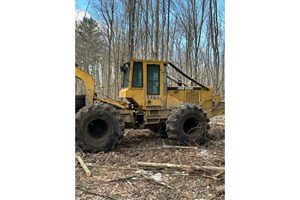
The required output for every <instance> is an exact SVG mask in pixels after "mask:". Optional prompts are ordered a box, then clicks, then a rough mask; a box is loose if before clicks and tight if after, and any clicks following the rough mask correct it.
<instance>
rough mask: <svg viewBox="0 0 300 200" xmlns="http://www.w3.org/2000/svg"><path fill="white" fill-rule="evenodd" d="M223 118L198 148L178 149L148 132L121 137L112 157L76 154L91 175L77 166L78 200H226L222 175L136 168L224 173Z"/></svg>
mask: <svg viewBox="0 0 300 200" xmlns="http://www.w3.org/2000/svg"><path fill="white" fill-rule="evenodd" d="M224 123H225V117H224V115H221V116H217V117H214V118H212V119H211V121H210V126H211V129H210V130H209V141H208V142H207V143H206V144H204V145H202V146H198V147H195V146H194V147H189V148H180V147H178V146H177V145H176V144H175V142H174V141H172V140H169V139H164V138H161V137H160V136H159V135H157V134H154V133H153V132H151V131H150V130H148V129H144V130H132V129H128V130H126V131H125V136H124V138H123V140H122V141H121V143H120V144H119V145H118V146H117V147H116V149H115V150H114V151H112V152H108V153H97V154H89V153H83V152H81V151H79V150H78V151H77V152H76V153H77V155H79V156H80V157H81V158H82V159H83V161H84V162H85V163H86V165H87V166H88V168H89V169H90V171H91V172H92V175H91V176H90V177H88V176H87V175H86V174H85V172H84V171H83V169H82V167H81V166H80V164H79V162H78V161H77V160H75V170H76V186H75V195H76V200H79V199H80V200H81V199H82V200H86V199H90V200H92V199H118V200H123V199H126V200H127V199H128V200H137V199H159V200H164V199H180V200H181V199H187V200H189V199H191V200H212V199H214V200H221V199H224V198H225V190H224V186H225V172H224V171H223V170H211V169H201V170H199V169H195V167H194V168H189V169H187V168H158V169H154V168H152V169H151V168H148V169H147V168H144V167H143V168H142V167H140V166H138V164H137V162H155V163H172V164H178V165H192V166H216V167H225V127H224Z"/></svg>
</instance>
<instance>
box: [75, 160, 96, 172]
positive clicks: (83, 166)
mask: <svg viewBox="0 0 300 200" xmlns="http://www.w3.org/2000/svg"><path fill="white" fill-rule="evenodd" d="M75 157H76V159H77V160H78V162H79V163H80V165H81V167H82V169H83V170H84V172H85V173H86V175H87V176H91V175H92V173H91V171H90V170H89V168H88V167H87V166H86V164H85V163H84V162H83V160H82V159H81V157H80V156H78V155H75Z"/></svg>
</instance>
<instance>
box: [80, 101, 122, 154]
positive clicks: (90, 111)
mask: <svg viewBox="0 0 300 200" xmlns="http://www.w3.org/2000/svg"><path fill="white" fill-rule="evenodd" d="M124 127H125V125H124V122H123V120H122V118H121V116H120V114H119V113H118V112H117V110H116V109H115V108H114V107H112V106H110V105H108V104H105V103H94V104H92V105H91V106H85V107H83V108H82V109H80V110H79V111H78V112H77V113H76V142H77V145H78V146H79V147H80V148H81V149H82V150H83V151H87V152H99V151H111V150H113V149H114V147H115V145H116V144H117V143H118V141H119V139H120V138H121V136H122V134H123V131H124Z"/></svg>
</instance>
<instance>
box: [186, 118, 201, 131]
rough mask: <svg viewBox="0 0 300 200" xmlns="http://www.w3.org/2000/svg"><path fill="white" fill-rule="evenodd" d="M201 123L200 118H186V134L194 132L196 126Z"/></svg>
mask: <svg viewBox="0 0 300 200" xmlns="http://www.w3.org/2000/svg"><path fill="white" fill-rule="evenodd" d="M198 124H199V120H198V119H197V118H195V117H190V118H188V119H186V120H185V122H184V123H183V131H184V133H186V134H193V133H194V132H195V130H196V127H197V126H198Z"/></svg>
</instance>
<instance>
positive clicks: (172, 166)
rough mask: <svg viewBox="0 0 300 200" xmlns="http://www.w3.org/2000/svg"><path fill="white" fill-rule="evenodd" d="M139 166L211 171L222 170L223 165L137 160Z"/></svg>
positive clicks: (223, 168)
mask: <svg viewBox="0 0 300 200" xmlns="http://www.w3.org/2000/svg"><path fill="white" fill-rule="evenodd" d="M137 164H138V166H139V167H151V168H156V169H158V168H174V169H183V170H195V171H200V170H211V171H224V170H225V167H215V166H196V165H178V164H173V163H150V162H137Z"/></svg>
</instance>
